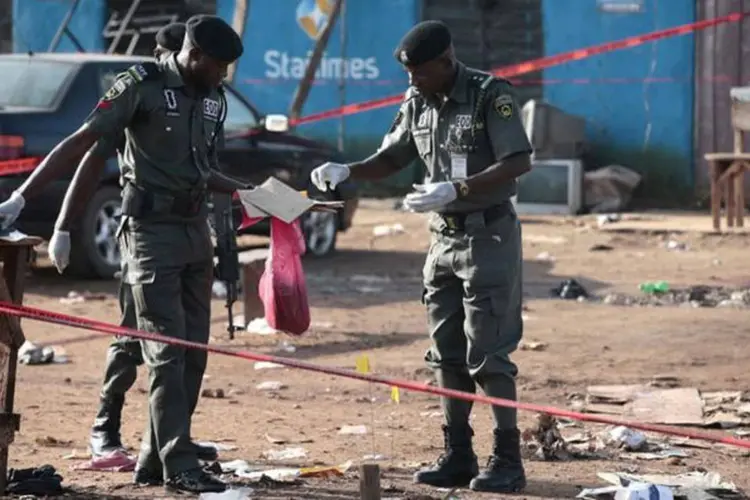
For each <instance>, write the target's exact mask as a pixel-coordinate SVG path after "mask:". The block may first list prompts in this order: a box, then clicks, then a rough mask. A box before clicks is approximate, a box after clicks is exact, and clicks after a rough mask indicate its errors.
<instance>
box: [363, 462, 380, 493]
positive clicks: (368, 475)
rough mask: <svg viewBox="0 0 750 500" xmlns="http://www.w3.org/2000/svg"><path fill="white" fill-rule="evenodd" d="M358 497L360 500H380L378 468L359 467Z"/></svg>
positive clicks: (376, 465) (369, 466)
mask: <svg viewBox="0 0 750 500" xmlns="http://www.w3.org/2000/svg"><path fill="white" fill-rule="evenodd" d="M359 497H360V499H361V500H380V466H379V465H378V464H362V465H360V466H359Z"/></svg>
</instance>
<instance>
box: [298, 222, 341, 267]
mask: <svg viewBox="0 0 750 500" xmlns="http://www.w3.org/2000/svg"><path fill="white" fill-rule="evenodd" d="M300 222H301V227H302V234H303V236H304V237H305V247H306V249H307V250H306V252H305V255H309V256H311V257H314V258H320V257H327V256H329V255H331V254H332V253H334V252H335V251H336V238H337V236H338V230H339V217H338V214H336V213H329V212H308V213H306V214H305V215H304V216H303V217H302V220H301V221H300Z"/></svg>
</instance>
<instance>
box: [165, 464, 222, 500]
mask: <svg viewBox="0 0 750 500" xmlns="http://www.w3.org/2000/svg"><path fill="white" fill-rule="evenodd" d="M165 486H166V488H167V490H168V491H174V492H187V493H198V494H200V493H221V492H222V491H225V490H226V489H227V485H226V484H225V483H223V482H222V481H220V480H218V479H216V478H215V477H214V476H212V475H211V474H209V473H207V472H206V471H204V470H203V469H200V468H198V469H193V470H189V471H185V472H182V473H180V474H176V475H174V476H172V477H170V478H169V480H168V481H167V483H166V484H165Z"/></svg>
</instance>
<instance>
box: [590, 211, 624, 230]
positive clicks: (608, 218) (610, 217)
mask: <svg viewBox="0 0 750 500" xmlns="http://www.w3.org/2000/svg"><path fill="white" fill-rule="evenodd" d="M620 220H622V217H621V216H620V214H603V215H598V216H597V217H596V225H597V226H599V227H602V226H605V225H607V224H611V223H613V222H619V221H620Z"/></svg>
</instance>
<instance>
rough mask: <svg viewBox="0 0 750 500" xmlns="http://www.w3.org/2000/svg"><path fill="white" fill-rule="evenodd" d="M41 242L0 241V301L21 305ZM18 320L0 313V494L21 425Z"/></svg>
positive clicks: (34, 239) (20, 335)
mask: <svg viewBox="0 0 750 500" xmlns="http://www.w3.org/2000/svg"><path fill="white" fill-rule="evenodd" d="M41 242H42V239H41V238H37V237H35V236H27V237H25V238H24V239H22V240H20V241H14V242H9V241H3V240H0V259H2V263H3V273H2V279H0V301H2V302H9V303H13V304H16V305H22V304H23V292H24V282H25V280H26V271H27V270H28V265H29V261H30V259H31V255H32V249H33V247H34V246H36V245H39V244H40V243H41ZM19 319H20V318H18V317H16V316H10V315H8V314H2V313H0V495H2V494H3V493H4V492H5V487H6V482H7V479H8V446H9V445H10V444H11V443H12V442H13V439H14V437H15V433H16V431H18V430H19V429H20V426H21V416H20V415H18V414H16V413H13V399H14V397H15V392H16V366H17V363H18V349H20V347H21V346H22V345H23V343H24V342H25V341H26V337H25V336H24V334H23V330H21V323H20V321H19Z"/></svg>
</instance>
